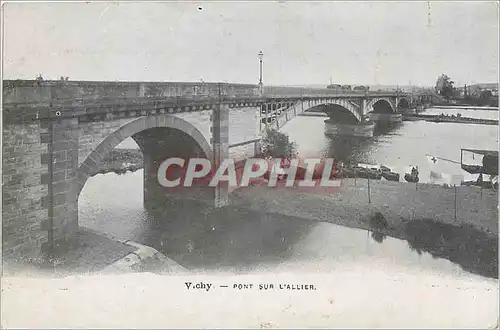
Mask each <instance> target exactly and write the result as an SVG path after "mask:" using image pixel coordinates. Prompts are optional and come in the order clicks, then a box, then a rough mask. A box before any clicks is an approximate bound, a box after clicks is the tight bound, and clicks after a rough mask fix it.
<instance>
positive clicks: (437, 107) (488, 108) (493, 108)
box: [431, 105, 498, 111]
mask: <svg viewBox="0 0 500 330" xmlns="http://www.w3.org/2000/svg"><path fill="white" fill-rule="evenodd" d="M431 108H436V109H463V110H491V111H498V107H487V106H485V107H481V106H474V105H463V106H459V105H455V106H452V105H434V106H432V107H431Z"/></svg>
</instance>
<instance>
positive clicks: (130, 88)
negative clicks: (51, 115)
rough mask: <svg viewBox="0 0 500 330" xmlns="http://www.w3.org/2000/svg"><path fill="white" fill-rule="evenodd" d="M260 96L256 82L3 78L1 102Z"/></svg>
mask: <svg viewBox="0 0 500 330" xmlns="http://www.w3.org/2000/svg"><path fill="white" fill-rule="evenodd" d="M259 96H260V93H259V88H258V86H257V85H249V84H226V83H191V82H102V81H57V80H55V81H52V80H48V81H37V80H4V81H3V102H4V104H23V103H43V102H51V101H57V100H59V101H64V100H81V101H93V100H101V101H103V100H110V101H111V100H115V101H116V100H124V99H125V100H129V99H135V98H188V99H200V100H202V99H214V98H218V97H224V98H240V97H253V98H258V97H259Z"/></svg>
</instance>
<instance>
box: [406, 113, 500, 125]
mask: <svg viewBox="0 0 500 330" xmlns="http://www.w3.org/2000/svg"><path fill="white" fill-rule="evenodd" d="M420 120H423V121H428V122H433V123H457V124H480V125H498V120H494V119H480V118H468V117H456V116H454V117H451V116H441V115H422V114H418V115H415V114H413V115H411V114H403V121H420Z"/></svg>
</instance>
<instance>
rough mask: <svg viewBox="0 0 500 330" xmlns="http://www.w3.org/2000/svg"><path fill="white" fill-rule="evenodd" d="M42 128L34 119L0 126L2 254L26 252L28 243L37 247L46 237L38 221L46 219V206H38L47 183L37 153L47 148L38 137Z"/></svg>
mask: <svg viewBox="0 0 500 330" xmlns="http://www.w3.org/2000/svg"><path fill="white" fill-rule="evenodd" d="M46 131H47V130H46V129H42V128H41V127H40V125H39V123H38V122H34V123H26V124H4V126H3V141H2V147H3V150H2V156H3V157H2V163H3V164H2V165H3V169H2V184H3V187H2V192H3V200H2V204H3V205H2V225H3V226H2V229H3V230H2V237H3V255H5V256H7V255H11V254H16V255H24V256H30V255H29V254H28V253H27V250H32V249H30V247H31V246H36V247H38V248H40V247H41V245H42V244H43V243H44V242H46V239H47V234H46V231H43V229H42V221H43V220H45V219H47V208H45V207H43V206H42V199H43V198H44V197H45V196H47V185H46V184H45V182H43V179H42V178H43V175H44V174H46V173H47V165H45V164H42V158H41V157H40V155H41V154H42V153H46V152H47V144H46V143H42V141H41V133H44V132H46ZM44 142H45V141H44ZM39 250H40V249H39ZM32 256H33V255H32Z"/></svg>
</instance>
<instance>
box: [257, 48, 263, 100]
mask: <svg viewBox="0 0 500 330" xmlns="http://www.w3.org/2000/svg"><path fill="white" fill-rule="evenodd" d="M258 56H259V63H260V75H259V89H260V94H261V95H262V92H263V89H262V87H263V86H262V58H263V57H264V53H263V52H262V50H261V51H260V52H259V54H258Z"/></svg>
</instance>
